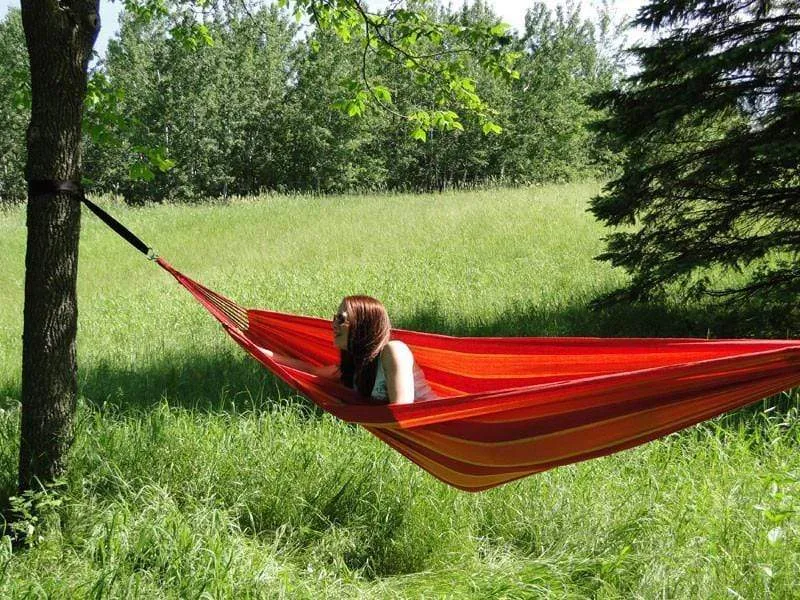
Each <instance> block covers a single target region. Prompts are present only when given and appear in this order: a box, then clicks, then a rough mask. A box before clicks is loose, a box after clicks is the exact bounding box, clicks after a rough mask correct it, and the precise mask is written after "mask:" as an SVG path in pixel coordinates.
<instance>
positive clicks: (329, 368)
mask: <svg viewBox="0 0 800 600" xmlns="http://www.w3.org/2000/svg"><path fill="white" fill-rule="evenodd" d="M258 348H259V350H261V351H262V352H263V353H264V354H266V355H267V356H269V357H270V358H271V359H272V360H274V361H275V362H277V363H280V364H282V365H286V366H287V367H292V368H293V369H298V370H300V371H305V372H306V373H311V374H313V375H319V376H320V377H328V378H330V379H336V378H337V377H339V365H324V366H321V367H317V366H315V365H312V364H310V363H307V362H305V361H302V360H298V359H296V358H292V357H290V356H286V355H284V354H278V353H277V352H273V351H272V350H267V349H266V348H262V347H261V346H259V347H258Z"/></svg>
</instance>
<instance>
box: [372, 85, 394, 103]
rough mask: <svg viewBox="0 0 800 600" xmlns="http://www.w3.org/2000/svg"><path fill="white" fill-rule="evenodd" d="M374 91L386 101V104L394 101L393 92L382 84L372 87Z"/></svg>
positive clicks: (378, 97)
mask: <svg viewBox="0 0 800 600" xmlns="http://www.w3.org/2000/svg"><path fill="white" fill-rule="evenodd" d="M372 92H373V93H374V94H375V97H376V98H377V99H378V100H380V101H381V102H385V103H386V104H391V103H392V94H391V93H390V92H389V88H387V87H385V86H382V85H376V86H374V87H373V88H372Z"/></svg>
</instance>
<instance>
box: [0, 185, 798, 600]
mask: <svg viewBox="0 0 800 600" xmlns="http://www.w3.org/2000/svg"><path fill="white" fill-rule="evenodd" d="M598 190H599V187H598V186H597V185H594V184H586V185H569V186H558V187H545V188H538V189H532V190H516V191H503V190H501V191H493V192H474V193H458V194H444V195H431V196H421V195H420V196H382V197H366V196H355V197H330V198H309V197H283V196H275V197H264V198H261V199H258V200H241V201H235V202H233V203H232V204H230V205H227V206H180V207H179V206H159V207H151V208H146V209H129V208H126V207H124V206H121V205H118V206H117V205H111V210H112V212H115V214H117V215H118V216H119V218H120V219H121V220H122V221H123V222H124V223H126V224H127V225H128V226H130V228H131V229H132V230H133V231H135V232H136V233H138V234H139V235H140V236H141V237H142V238H143V239H144V240H145V241H147V242H148V243H150V244H152V245H153V246H154V247H155V248H156V249H157V250H158V252H159V253H160V254H161V255H162V256H164V257H165V258H166V259H167V260H169V261H170V262H172V264H174V265H175V266H176V267H177V268H179V269H181V270H182V271H184V272H186V273H187V274H188V275H190V276H192V277H195V278H197V279H199V280H200V281H202V282H203V283H205V284H206V285H208V286H209V287H211V288H212V289H216V290H218V291H220V292H222V293H224V294H225V295H227V296H229V297H231V298H233V299H235V300H236V301H237V302H239V303H240V304H243V305H246V306H254V307H255V306H260V307H269V308H274V309H278V310H286V311H290V312H296V313H302V314H314V315H320V316H326V317H327V316H328V315H330V314H332V312H333V311H334V310H335V308H336V306H337V305H338V302H339V300H340V298H341V297H342V296H343V295H346V294H354V293H367V294H370V295H374V296H376V297H379V298H381V299H383V300H384V302H385V303H386V305H387V307H388V309H389V312H390V314H391V315H392V318H393V322H394V324H395V325H396V326H399V327H403V328H411V329H423V330H427V331H436V332H443V333H453V334H464V335H603V336H616V335H633V336H637V335H652V336H672V335H675V336H683V335H696V336H706V335H721V334H723V333H727V330H724V326H723V324H721V323H723V322H721V321H718V320H715V318H714V317H713V316H712V315H711V314H710V313H705V312H704V311H703V310H702V309H701V308H697V307H687V306H682V305H681V304H680V303H674V304H672V305H664V306H651V307H638V308H625V307H622V308H618V309H614V310H611V311H603V312H592V311H589V310H588V309H587V308H586V304H587V302H588V301H589V300H591V299H592V298H593V297H595V296H596V295H598V294H599V293H601V292H604V291H608V290H610V289H612V288H613V287H615V286H616V285H618V284H619V283H620V282H622V281H624V276H623V274H621V273H619V272H616V271H613V270H612V269H611V268H610V267H609V266H608V265H606V264H601V263H597V262H596V261H593V260H592V257H593V256H595V255H596V254H598V253H599V252H600V250H601V248H602V242H601V239H600V238H601V236H602V235H603V230H602V228H601V227H600V226H598V225H597V224H596V223H595V222H594V221H593V220H592V218H591V217H590V216H589V215H588V214H587V213H586V204H587V200H588V199H589V198H590V197H591V196H592V195H593V194H595V193H596V192H597V191H598ZM82 227H83V230H82V238H81V248H80V252H81V262H80V268H79V301H80V322H79V335H78V342H79V353H78V354H79V365H80V370H79V379H80V396H81V397H80V401H79V414H78V418H77V437H76V442H75V444H74V447H73V450H72V455H71V462H70V468H69V471H68V473H67V476H66V480H65V482H64V485H63V488H62V490H61V492H60V494H58V495H40V496H37V497H36V498H33V499H29V501H28V504H30V503H31V502H32V503H35V504H37V505H38V506H40V514H41V515H42V518H41V520H40V521H39V522H37V523H34V524H33V526H34V528H35V529H34V531H35V533H34V535H33V536H31V539H32V540H34V542H35V543H34V544H33V545H32V546H31V547H30V548H27V549H21V550H14V551H13V552H12V550H11V545H10V542H9V538H8V537H3V538H0V597H1V598H45V597H52V598H59V599H61V598H86V597H92V598H94V597H96V598H106V597H107V598H127V597H131V598H160V597H164V598H314V599H317V598H337V599H338V598H476V599H484V598H626V599H628V598H645V599H651V598H748V599H749V598H778V599H783V598H800V587H799V586H798V583H797V581H798V577H797V574H798V573H799V572H800V537H798V532H799V530H800V516H799V515H798V514H797V511H798V510H800V453H798V442H800V418H798V413H797V394H796V393H785V394H783V395H781V396H780V397H777V398H773V399H770V400H768V401H766V402H764V403H759V404H758V405H756V407H755V408H750V409H745V410H743V411H739V412H738V413H736V414H733V415H729V416H726V417H722V418H719V419H716V420H714V421H712V422H709V423H706V424H703V425H701V426H698V427H695V428H692V429H690V430H687V431H684V432H682V433H679V434H675V435H671V436H668V437H667V438H665V439H662V440H659V441H656V442H653V443H650V444H647V445H645V446H642V447H639V448H636V449H633V450H629V451H625V452H622V453H619V454H616V455H613V456H610V457H606V458H602V459H597V460H592V461H588V462H585V463H581V464H578V465H573V466H569V467H562V468H559V469H555V470H553V471H549V472H547V473H544V474H541V475H537V476H533V477H529V478H527V479H525V480H522V481H520V482H516V483H512V484H509V485H506V486H503V487H501V488H498V489H495V490H492V491H489V492H484V493H481V494H466V493H463V492H459V491H456V490H454V489H450V488H448V487H446V486H444V485H443V484H441V483H439V482H438V481H436V480H434V479H433V478H432V477H430V476H429V475H427V474H426V473H424V472H423V471H421V470H420V469H417V468H416V467H415V466H413V465H411V464H410V463H408V462H407V461H406V460H405V459H403V458H402V457H401V456H399V455H398V454H396V453H395V452H393V451H391V450H390V449H388V448H387V447H385V446H384V445H382V444H381V443H380V442H378V441H377V440H375V439H374V438H373V437H371V436H370V435H369V434H368V433H366V432H365V431H363V430H361V429H359V428H357V427H354V426H350V425H346V424H343V423H341V422H337V421H335V420H334V419H333V418H331V417H329V416H327V415H325V414H321V413H320V412H319V411H318V410H317V409H315V408H314V407H313V405H311V404H310V403H309V402H308V401H306V400H305V399H303V398H301V397H298V396H296V395H294V394H293V393H292V392H291V391H290V390H289V389H287V388H286V387H284V386H283V385H282V384H280V383H278V382H277V381H276V380H275V379H274V378H273V377H271V376H270V375H269V374H268V373H266V372H264V371H263V370H261V369H260V368H259V367H258V365H257V364H255V362H254V361H252V360H250V359H249V358H248V357H246V356H245V355H244V354H243V353H242V352H241V351H239V350H238V349H237V347H236V346H235V345H234V344H233V343H232V342H231V341H230V340H229V339H228V338H227V337H226V336H225V335H223V334H222V333H221V331H220V329H219V326H218V325H217V324H216V322H215V321H213V320H212V319H211V318H210V317H209V316H208V315H207V314H206V313H205V312H204V311H203V310H202V309H201V308H200V307H199V305H197V304H196V303H195V302H194V300H193V299H192V298H191V297H190V296H189V295H188V294H187V293H186V292H185V291H183V290H182V288H180V287H179V286H178V285H177V284H176V283H175V282H174V280H172V279H171V278H170V277H169V276H168V275H167V274H165V273H163V272H162V271H161V270H160V269H158V268H157V267H156V266H155V265H153V264H152V263H149V262H148V261H146V260H144V259H143V258H142V256H141V255H140V254H138V253H136V252H135V251H134V250H132V249H131V248H130V247H129V246H127V244H125V242H123V241H122V240H121V239H119V238H118V237H117V236H116V235H115V234H113V233H112V232H111V231H110V230H108V229H107V228H106V227H105V226H103V225H102V224H101V223H100V222H99V221H98V220H97V219H95V218H94V217H92V216H91V215H88V213H87V216H86V217H85V218H84V221H83V226H82ZM24 236H25V220H24V211H23V210H22V209H15V210H13V211H11V212H8V213H4V214H0V239H2V248H3V252H1V253H0V504H5V505H7V504H8V502H9V500H8V497H9V496H10V495H11V494H12V493H13V490H14V488H15V471H16V453H17V436H18V418H19V413H18V399H19V395H20V393H19V377H20V373H19V371H20V362H21V359H20V353H21V340H20V336H21V332H22V296H23V294H22V290H23V288H22V285H23V284H22V280H23V263H24ZM752 333H754V334H758V332H757V331H755V332H752ZM59 502H60V503H59ZM49 503H50V504H53V505H52V506H51V505H50V504H49ZM20 510H21V511H22V513H23V514H24V513H25V512H26V508H25V507H24V506H21V507H20Z"/></svg>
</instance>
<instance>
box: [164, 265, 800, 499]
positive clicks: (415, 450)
mask: <svg viewBox="0 0 800 600" xmlns="http://www.w3.org/2000/svg"><path fill="white" fill-rule="evenodd" d="M157 262H158V264H159V265H160V266H161V267H162V268H164V269H165V270H166V271H168V272H169V273H171V274H172V275H173V276H174V277H175V278H176V279H177V280H178V282H179V283H180V284H181V285H182V286H183V287H185V288H186V289H187V290H188V291H189V292H190V293H191V294H192V295H193V296H194V297H195V298H196V299H197V300H198V301H199V302H200V303H201V304H202V305H203V306H204V307H205V308H206V309H207V310H208V311H209V312H210V313H211V314H212V315H213V316H214V317H215V318H216V319H217V320H219V321H220V323H222V325H223V327H224V328H225V330H226V331H227V333H228V334H229V335H230V336H231V337H232V338H233V339H234V340H235V341H236V342H237V343H238V344H239V345H240V346H241V347H242V348H244V350H246V351H247V352H248V353H250V354H251V355H252V356H253V357H254V358H255V359H257V360H258V361H259V362H261V363H262V364H263V365H264V366H265V367H266V368H268V369H269V370H270V371H272V372H273V373H274V374H275V375H277V376H278V377H280V378H281V379H282V380H284V381H285V382H286V383H288V384H289V385H290V386H292V387H294V388H295V389H297V390H298V391H300V392H301V393H302V394H304V395H305V396H307V397H308V398H310V399H311V400H312V401H313V402H315V403H316V404H317V405H318V406H320V407H321V408H322V409H324V410H326V411H328V412H330V413H331V414H333V415H334V416H336V417H338V418H341V419H343V420H344V421H348V422H351V423H357V424H359V425H362V426H364V427H365V428H366V429H367V430H368V431H370V432H371V433H372V434H374V435H375V436H376V437H378V438H379V439H381V440H382V441H384V442H385V443H387V444H388V445H389V446H391V447H392V448H394V449H395V450H397V451H398V452H400V453H401V454H403V455H404V456H406V457H407V458H408V459H409V460H411V461H413V462H414V463H416V464H417V465H419V466H420V467H422V468H423V469H425V470H426V471H428V472H429V473H431V474H432V475H433V476H435V477H437V478H438V479H440V480H441V481H443V482H445V483H448V484H450V485H452V486H455V487H457V488H459V489H462V490H467V491H472V492H476V491H481V490H485V489H489V488H492V487H495V486H498V485H501V484H503V483H507V482H509V481H513V480H515V479H519V478H521V477H525V476H527V475H531V474H533V473H538V472H541V471H545V470H547V469H552V468H553V467H557V466H560V465H566V464H569V463H574V462H578V461H582V460H586V459H589V458H595V457H598V456H604V455H607V454H611V453H613V452H617V451H619V450H624V449H626V448H631V447H633V446H637V445H639V444H643V443H645V442H648V441H651V440H654V439H656V438H659V437H662V436H664V435H667V434H669V433H673V432H675V431H678V430H680V429H684V428H686V427H689V426H690V425H694V424H696V423H699V422H701V421H704V420H706V419H710V418H712V417H715V416H717V415H719V414H722V413H724V412H727V411H730V410H733V409H736V408H739V407H742V406H745V405H747V404H750V403H752V402H755V401H757V400H760V399H762V398H765V397H767V396H769V395H772V394H776V393H778V392H781V391H783V390H786V389H789V388H791V387H794V386H797V385H800V369H799V368H798V367H800V341H798V340H702V339H694V338H687V339H679V338H655V339H653V338H637V339H630V338H610V339H608V338H532V337H528V338H501V337H484V338H470V337H451V336H445V335H437V334H430V333H421V332H414V331H406V330H401V329H394V330H393V331H392V338H393V339H398V340H402V341H403V342H405V343H406V344H408V346H409V348H411V351H412V352H413V354H414V358H415V361H416V362H417V364H418V365H419V366H420V367H421V368H422V371H423V372H424V374H425V377H426V379H427V381H428V384H429V385H430V386H431V389H432V390H433V391H434V392H435V393H436V395H437V396H438V398H437V399H435V400H429V401H426V402H417V403H414V404H402V405H386V406H371V405H364V404H358V401H359V399H358V396H357V394H356V392H355V391H353V390H350V389H348V388H346V387H345V386H343V385H342V384H341V383H339V382H337V381H333V380H330V379H327V378H323V377H318V376H315V375H312V374H311V373H309V372H306V371H303V370H300V369H294V368H290V367H287V366H284V365H281V364H279V363H277V362H275V361H274V360H272V359H271V358H269V356H268V355H267V354H266V353H265V352H264V351H263V350H262V349H264V348H266V349H269V350H271V351H273V352H278V353H280V354H284V355H287V356H291V357H293V358H296V359H299V360H301V361H304V362H307V363H308V364H309V366H312V365H314V366H319V365H328V364H334V363H336V362H337V361H338V359H339V356H338V351H337V350H336V349H335V348H334V347H333V344H332V343H331V325H330V322H329V321H328V320H325V319H320V318H315V317H304V316H299V315H291V314H286V313H281V312H274V311H267V310H248V309H245V308H242V307H240V306H238V305H237V304H236V303H234V302H232V301H231V300H228V299H227V298H225V297H224V296H222V295H220V294H217V293H216V292H213V291H212V290H209V289H208V288H206V287H204V286H202V285H201V284H199V283H197V282H196V281H193V280H192V279H190V278H188V277H186V276H185V275H183V274H182V273H180V272H179V271H177V270H176V269H174V268H173V267H172V266H171V265H169V263H167V262H166V261H165V260H163V259H161V258H159V259H158V260H157Z"/></svg>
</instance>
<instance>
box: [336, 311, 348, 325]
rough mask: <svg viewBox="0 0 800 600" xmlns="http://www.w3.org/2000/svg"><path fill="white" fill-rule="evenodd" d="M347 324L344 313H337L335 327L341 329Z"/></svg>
mask: <svg viewBox="0 0 800 600" xmlns="http://www.w3.org/2000/svg"><path fill="white" fill-rule="evenodd" d="M345 323H347V317H345V316H344V315H343V314H342V313H336V314H334V315H333V325H334V327H341V326H342V325H344V324H345Z"/></svg>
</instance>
